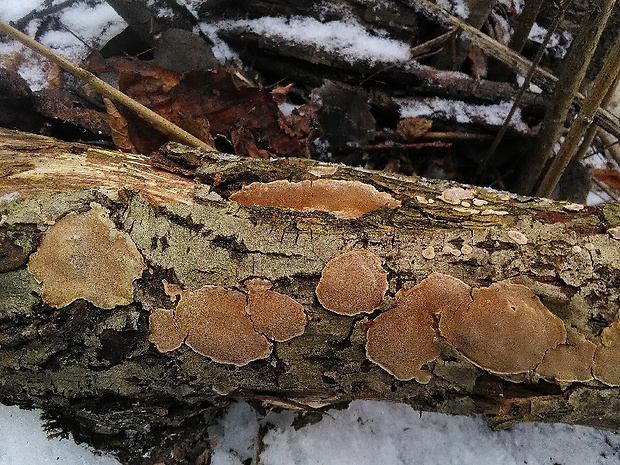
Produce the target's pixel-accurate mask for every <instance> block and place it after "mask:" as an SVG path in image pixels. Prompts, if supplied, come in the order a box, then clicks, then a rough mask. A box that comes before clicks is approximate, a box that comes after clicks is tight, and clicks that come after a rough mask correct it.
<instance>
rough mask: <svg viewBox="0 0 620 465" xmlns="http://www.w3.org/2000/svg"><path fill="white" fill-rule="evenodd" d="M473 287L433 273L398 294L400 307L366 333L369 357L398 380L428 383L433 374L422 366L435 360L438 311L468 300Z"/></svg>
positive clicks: (437, 352)
mask: <svg viewBox="0 0 620 465" xmlns="http://www.w3.org/2000/svg"><path fill="white" fill-rule="evenodd" d="M469 293H470V287H469V286H468V285H467V284H465V283H464V282H463V281H461V280H459V279H457V278H454V277H452V276H448V275H445V274H440V273H432V274H431V275H430V276H429V277H428V278H426V279H424V280H423V281H421V282H420V283H419V284H418V285H417V286H415V287H413V288H411V289H408V290H406V291H404V290H400V291H398V293H397V294H396V300H397V306H396V308H394V309H391V310H388V311H387V312H385V313H383V314H381V315H379V316H378V317H377V318H376V319H375V320H374V321H373V322H372V324H371V325H370V328H369V329H368V333H367V336H366V338H367V342H366V356H367V357H368V359H369V360H370V361H372V362H374V363H376V364H377V365H379V366H380V367H381V368H383V369H384V370H386V371H387V372H389V373H390V374H392V375H393V376H394V377H395V378H396V379H399V380H401V381H408V380H410V379H414V378H415V380H416V381H418V382H419V383H423V384H426V383H428V382H429V381H430V380H431V378H432V374H431V373H430V372H429V371H428V370H425V369H422V367H423V366H424V365H425V364H428V363H431V362H433V361H435V360H436V359H437V358H438V357H439V355H440V350H439V348H438V347H437V346H436V345H435V343H434V339H435V337H436V329H435V314H437V313H440V312H441V311H442V310H443V309H444V308H448V307H449V308H459V307H462V306H465V305H467V304H468V303H469V301H470V300H471V299H470V296H469Z"/></svg>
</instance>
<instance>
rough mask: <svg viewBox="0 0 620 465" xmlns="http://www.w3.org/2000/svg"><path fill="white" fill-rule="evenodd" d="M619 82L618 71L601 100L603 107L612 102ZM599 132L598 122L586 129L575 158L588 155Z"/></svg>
mask: <svg viewBox="0 0 620 465" xmlns="http://www.w3.org/2000/svg"><path fill="white" fill-rule="evenodd" d="M618 84H620V73H618V75H617V76H616V79H615V80H614V82H613V83H612V84H611V85H610V86H609V89H607V93H606V94H605V97H604V98H603V101H602V102H601V107H607V106H608V105H609V103H610V102H611V99H612V98H613V96H614V94H615V93H616V88H618ZM598 133H599V127H598V126H597V125H596V124H591V125H590V127H589V128H588V130H587V131H586V134H585V135H584V136H583V140H582V141H581V145H580V146H579V150H578V151H577V153H576V154H575V157H574V158H575V159H577V160H579V161H582V160H583V158H584V157H585V155H586V152H587V151H588V149H589V148H590V146H591V145H592V142H593V141H594V138H595V137H596V135H597V134H598Z"/></svg>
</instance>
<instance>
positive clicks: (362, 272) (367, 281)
mask: <svg viewBox="0 0 620 465" xmlns="http://www.w3.org/2000/svg"><path fill="white" fill-rule="evenodd" d="M387 290H388V282H387V272H386V271H385V270H384V269H383V267H382V266H381V259H380V258H379V257H377V255H375V254H374V253H373V252H370V251H368V250H364V249H356V250H352V251H351V252H347V253H344V254H342V255H338V256H337V257H334V258H332V259H331V260H330V261H329V262H328V263H327V265H325V268H323V271H322V272H321V279H320V280H319V284H318V286H317V287H316V296H317V297H318V299H319V302H320V303H321V305H323V307H325V308H326V309H327V310H330V311H332V312H334V313H338V314H339V315H357V314H358V313H368V312H372V311H373V310H374V309H376V308H377V307H379V305H381V302H382V301H383V298H384V297H385V293H386V292H387Z"/></svg>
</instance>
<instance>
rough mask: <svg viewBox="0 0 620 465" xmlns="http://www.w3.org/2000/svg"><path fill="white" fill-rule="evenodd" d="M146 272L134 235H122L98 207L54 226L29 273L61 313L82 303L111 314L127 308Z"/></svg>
mask: <svg viewBox="0 0 620 465" xmlns="http://www.w3.org/2000/svg"><path fill="white" fill-rule="evenodd" d="M144 269H145V265H144V261H143V260H142V255H140V252H138V249H137V248H136V246H135V244H134V243H133V242H132V241H131V239H130V238H129V235H128V234H127V233H126V232H123V231H119V230H118V229H116V227H115V226H114V223H112V221H110V219H109V218H108V212H107V210H106V209H104V208H103V207H101V205H98V204H92V205H91V209H90V210H89V211H87V212H84V213H76V212H70V213H69V214H67V215H66V216H65V217H63V218H61V219H60V220H58V221H57V222H56V223H55V224H53V225H52V226H50V227H49V229H48V230H47V232H46V233H45V234H44V236H43V240H42V241H41V245H40V246H39V248H38V249H37V251H36V252H35V253H33V254H32V255H31V256H30V259H29V261H28V270H29V271H30V272H31V273H32V274H33V275H34V277H35V278H36V279H37V281H39V282H41V283H42V284H43V294H42V298H43V300H44V301H45V302H47V303H48V304H49V305H51V306H52V307H55V308H61V307H64V306H66V305H68V304H70V303H71V302H73V301H74V300H77V299H84V300H87V301H89V302H92V303H93V304H94V305H96V306H97V307H99V308H106V309H110V308H114V307H116V306H117V305H127V304H129V303H131V302H132V301H133V281H134V280H135V279H138V278H139V277H140V276H142V271H143V270H144Z"/></svg>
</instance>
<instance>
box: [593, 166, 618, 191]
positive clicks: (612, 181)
mask: <svg viewBox="0 0 620 465" xmlns="http://www.w3.org/2000/svg"><path fill="white" fill-rule="evenodd" d="M592 175H593V176H594V177H595V178H596V179H598V180H599V181H601V182H604V183H605V184H607V185H608V186H609V187H611V188H612V189H615V190H617V191H618V192H620V172H619V171H616V170H611V169H603V168H592Z"/></svg>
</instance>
